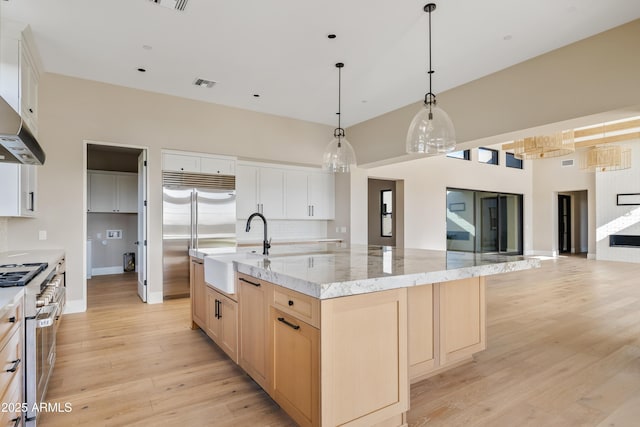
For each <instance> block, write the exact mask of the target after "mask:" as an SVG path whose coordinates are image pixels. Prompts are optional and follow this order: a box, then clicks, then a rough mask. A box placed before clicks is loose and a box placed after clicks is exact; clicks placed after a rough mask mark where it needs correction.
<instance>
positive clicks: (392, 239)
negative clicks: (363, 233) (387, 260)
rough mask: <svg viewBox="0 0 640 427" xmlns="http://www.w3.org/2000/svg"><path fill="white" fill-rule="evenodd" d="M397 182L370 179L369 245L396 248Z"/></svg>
mask: <svg viewBox="0 0 640 427" xmlns="http://www.w3.org/2000/svg"><path fill="white" fill-rule="evenodd" d="M397 199H398V197H397V191H396V181H391V180H385V179H373V178H370V179H369V184H368V209H367V211H368V243H369V244H370V245H380V246H396V237H397V234H398V227H397V221H396V216H397V211H398V210H397Z"/></svg>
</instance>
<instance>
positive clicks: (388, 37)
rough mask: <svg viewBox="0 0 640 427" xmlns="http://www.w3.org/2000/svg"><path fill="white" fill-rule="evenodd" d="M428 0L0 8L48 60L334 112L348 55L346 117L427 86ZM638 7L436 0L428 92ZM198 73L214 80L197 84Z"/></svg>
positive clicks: (128, 80)
mask: <svg viewBox="0 0 640 427" xmlns="http://www.w3.org/2000/svg"><path fill="white" fill-rule="evenodd" d="M425 3H427V1H425V0H420V1H417V0H395V1H392V0H324V1H308V0H306V1H305V0H270V1H264V0H245V1H239V0H226V1H222V0H189V3H188V5H187V8H186V11H184V12H179V11H174V10H170V9H167V8H164V7H161V6H158V5H156V4H154V3H152V2H150V1H149V0H108V1H105V0H99V1H98V0H58V1H47V0H9V1H1V2H0V4H1V7H2V18H3V19H10V20H14V21H18V22H21V23H27V24H29V25H30V26H31V29H32V32H33V34H34V36H35V42H36V46H37V49H38V51H39V54H40V57H41V59H42V63H43V66H44V69H45V71H47V72H53V73H59V74H65V75H69V76H75V77H81V78H85V79H90V80H97V81H101V82H107V83H112V84H116V85H122V86H128V87H133V88H138V89H143V90H148V91H152V92H160V93H165V94H171V95H176V96H180V97H185V98H191V99H197V100H202V101H206V102H212V103H217V104H223V105H229V106H235V107H239V108H245V109H249V110H255V111H262V112H266V113H271V114H277V115H282V116H287V117H293V118H297V119H302V120H309V121H313V122H319V123H326V124H330V125H334V124H335V123H336V116H335V113H336V111H337V79H338V73H337V70H336V68H335V66H334V64H335V63H336V62H340V61H341V62H344V63H345V68H344V69H343V72H342V73H343V74H342V77H343V82H342V83H343V85H342V119H343V126H349V125H352V124H355V123H359V122H361V121H364V120H367V119H370V118H373V117H375V116H378V115H380V114H383V113H385V112H388V111H391V110H394V109H396V108H399V107H402V106H405V105H407V104H410V103H412V102H416V101H418V100H420V99H421V98H423V96H424V93H425V92H426V89H427V83H426V82H427V75H426V70H427V28H428V27H427V22H428V19H427V14H426V13H425V12H423V10H422V8H423V6H424V5H425ZM638 18H640V1H638V0H608V1H602V0H520V1H514V0H487V1H485V2H480V1H477V0H446V1H444V0H443V1H440V2H439V3H437V9H436V11H435V12H433V14H432V31H433V66H434V69H435V70H436V74H435V75H434V92H436V94H437V93H439V92H442V91H444V90H447V89H450V88H452V87H455V86H458V85H461V84H463V83H466V82H469V81H471V80H475V79H477V78H479V77H482V76H484V75H487V74H490V73H493V72H495V71H498V70H501V69H504V68H506V67H509V66H511V65H513V64H516V63H519V62H522V61H524V60H526V59H528V58H532V57H535V56H538V55H540V54H543V53H545V52H548V51H550V50H553V49H556V48H559V47H561V46H565V45H567V44H570V43H573V42H575V41H577V40H580V39H583V38H585V37H588V36H591V35H594V34H597V33H599V32H602V31H604V30H607V29H609V28H613V27H616V26H618V25H621V24H624V23H626V22H629V21H632V20H634V19H638ZM329 33H335V34H336V35H337V38H336V39H334V40H329V39H328V38H327V35H328V34H329ZM143 46H150V47H151V49H148V48H144V47H143ZM139 67H143V68H145V69H147V72H146V73H140V72H138V71H137V68H139ZM197 77H199V78H204V79H210V80H215V81H216V82H218V83H217V84H216V85H215V86H214V87H213V88H211V89H205V88H200V87H195V86H193V85H192V83H193V81H194V80H195V78H197ZM255 93H258V94H260V97H259V98H255V97H254V96H253V94H255ZM443 107H444V108H445V109H446V106H443Z"/></svg>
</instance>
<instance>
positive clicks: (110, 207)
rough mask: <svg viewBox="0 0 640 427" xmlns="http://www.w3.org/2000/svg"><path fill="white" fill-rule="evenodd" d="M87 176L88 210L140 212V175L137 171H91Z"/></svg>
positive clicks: (94, 211)
mask: <svg viewBox="0 0 640 427" xmlns="http://www.w3.org/2000/svg"><path fill="white" fill-rule="evenodd" d="M87 178H88V179H87V181H88V184H87V189H88V194H87V211H88V212H93V213H96V212H100V213H137V212H138V176H137V175H136V174H135V173H125V172H107V171H89V172H88V176H87Z"/></svg>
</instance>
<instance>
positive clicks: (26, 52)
mask: <svg viewBox="0 0 640 427" xmlns="http://www.w3.org/2000/svg"><path fill="white" fill-rule="evenodd" d="M2 26H3V31H2V39H1V40H0V44H1V45H0V53H1V54H2V56H1V57H0V95H2V97H3V98H4V99H5V100H6V101H7V102H8V103H9V105H11V107H13V109H14V110H16V112H18V113H19V114H20V116H21V117H22V120H23V123H24V124H25V125H26V127H27V128H28V129H29V130H30V131H31V133H32V134H33V135H34V136H36V137H37V136H38V81H39V78H40V69H41V67H40V61H39V58H38V54H37V51H36V49H35V48H34V44H33V42H32V41H31V40H32V35H31V30H30V28H29V27H26V28H25V27H24V26H23V25H20V24H18V23H16V22H13V21H3V22H2ZM5 27H6V30H5Z"/></svg>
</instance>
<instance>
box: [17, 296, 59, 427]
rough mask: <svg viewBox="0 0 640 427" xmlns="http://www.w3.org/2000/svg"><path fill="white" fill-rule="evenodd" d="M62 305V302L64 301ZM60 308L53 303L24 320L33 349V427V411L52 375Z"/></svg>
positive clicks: (30, 415)
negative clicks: (33, 316)
mask: <svg viewBox="0 0 640 427" xmlns="http://www.w3.org/2000/svg"><path fill="white" fill-rule="evenodd" d="M63 303H64V302H63ZM60 314H61V307H60V304H58V303H52V304H49V305H46V306H44V307H42V308H41V309H40V310H38V314H37V315H36V316H35V318H32V319H27V340H29V339H30V336H31V337H32V338H31V339H32V340H33V341H31V342H32V343H33V344H34V345H33V347H32V348H33V350H31V352H29V354H27V378H26V386H27V387H26V388H27V389H26V401H27V414H26V415H27V417H26V418H27V425H28V426H35V425H36V424H35V423H36V419H37V417H38V415H39V412H38V411H34V410H33V409H34V408H37V407H38V406H39V405H40V404H41V403H42V402H45V400H44V399H45V394H46V392H47V386H48V384H49V378H50V377H51V373H52V372H53V366H54V364H55V360H56V332H57V329H58V322H59V319H60Z"/></svg>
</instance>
